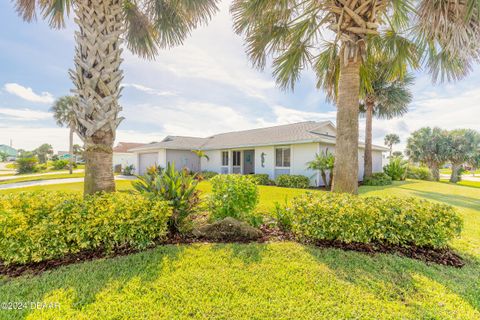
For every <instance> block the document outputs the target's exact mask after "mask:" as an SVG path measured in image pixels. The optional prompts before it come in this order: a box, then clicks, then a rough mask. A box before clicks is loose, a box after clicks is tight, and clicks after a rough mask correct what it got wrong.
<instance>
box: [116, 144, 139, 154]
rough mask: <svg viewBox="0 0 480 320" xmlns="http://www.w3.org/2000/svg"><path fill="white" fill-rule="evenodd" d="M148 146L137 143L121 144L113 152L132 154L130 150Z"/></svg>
mask: <svg viewBox="0 0 480 320" xmlns="http://www.w3.org/2000/svg"><path fill="white" fill-rule="evenodd" d="M144 145H146V143H136V142H119V143H118V144H117V146H116V147H115V148H113V152H117V153H128V152H130V151H129V149H133V148H138V147H141V146H144Z"/></svg>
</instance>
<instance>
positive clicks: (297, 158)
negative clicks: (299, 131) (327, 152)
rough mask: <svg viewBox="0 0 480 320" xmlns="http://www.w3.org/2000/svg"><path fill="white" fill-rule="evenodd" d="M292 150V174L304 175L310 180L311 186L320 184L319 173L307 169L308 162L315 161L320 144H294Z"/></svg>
mask: <svg viewBox="0 0 480 320" xmlns="http://www.w3.org/2000/svg"><path fill="white" fill-rule="evenodd" d="M290 150H291V157H292V158H291V166H290V174H292V175H302V176H306V177H308V178H309V179H310V185H312V186H315V185H317V183H318V172H316V171H314V170H310V169H307V162H310V161H312V160H313V159H315V154H317V153H318V152H319V150H320V145H319V144H318V143H305V144H294V145H292V146H291V147H290Z"/></svg>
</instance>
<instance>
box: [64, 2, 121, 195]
mask: <svg viewBox="0 0 480 320" xmlns="http://www.w3.org/2000/svg"><path fill="white" fill-rule="evenodd" d="M74 4H75V14H76V19H75V22H76V23H77V24H78V27H79V31H77V32H76V33H75V39H76V43H77V45H76V54H75V70H73V71H71V72H70V74H71V77H72V79H73V82H74V84H75V87H76V90H75V93H76V95H77V97H78V104H77V105H76V106H75V108H74V111H75V114H76V116H77V120H78V126H77V128H76V130H77V133H78V134H79V136H80V137H81V138H82V140H83V141H84V143H85V153H84V156H85V188H84V193H85V194H93V193H95V192H98V191H106V192H111V191H115V181H114V176H113V168H112V162H113V161H112V157H113V152H112V149H113V144H114V142H115V131H116V129H117V127H118V125H119V123H120V121H121V120H122V119H121V118H119V117H118V113H119V112H120V111H121V107H120V106H119V105H118V98H119V96H120V82H121V80H122V79H123V72H122V70H121V69H120V65H121V62H122V59H121V52H122V49H121V47H120V46H121V40H120V35H121V34H122V31H123V11H122V5H123V0H95V1H92V0H76V1H75V2H74Z"/></svg>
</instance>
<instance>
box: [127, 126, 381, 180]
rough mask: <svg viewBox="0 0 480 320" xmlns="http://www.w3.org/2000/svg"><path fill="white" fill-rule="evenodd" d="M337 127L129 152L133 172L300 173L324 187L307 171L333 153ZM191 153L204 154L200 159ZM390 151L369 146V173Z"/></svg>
mask: <svg viewBox="0 0 480 320" xmlns="http://www.w3.org/2000/svg"><path fill="white" fill-rule="evenodd" d="M335 135H336V128H335V126H334V125H333V123H332V122H331V121H324V122H315V121H307V122H300V123H294V124H287V125H281V126H275V127H269V128H261V129H253V130H245V131H236V132H229V133H222V134H217V135H214V136H211V137H208V138H195V137H179V136H168V137H166V138H165V139H164V140H163V141H161V142H158V143H151V144H148V145H144V146H142V147H137V148H133V149H130V150H129V151H131V152H134V153H135V155H136V157H135V158H136V162H135V168H137V169H138V171H137V173H139V174H144V173H145V171H146V169H147V168H148V167H150V166H152V165H160V166H162V167H165V166H166V164H167V163H169V162H170V163H172V162H175V166H176V167H177V169H179V168H182V167H186V168H188V169H190V170H192V171H215V172H218V173H224V174H226V173H239V174H254V173H264V174H268V175H269V176H270V178H271V179H275V178H276V177H277V176H278V175H281V174H295V175H304V176H307V177H309V178H310V181H311V184H312V185H323V181H322V179H321V178H320V175H319V173H318V172H315V171H312V170H308V169H307V162H309V161H311V160H313V159H314V158H315V154H317V153H320V152H323V151H325V150H327V149H328V150H329V151H330V152H332V153H335ZM363 148H364V144H363V143H360V148H359V150H358V159H359V163H358V169H359V170H358V171H359V172H358V179H359V181H360V180H362V178H363V153H364V151H363ZM192 150H203V151H204V152H205V154H206V155H207V156H208V159H207V158H204V157H202V158H199V157H198V156H197V155H196V154H195V153H193V152H192ZM386 151H388V148H385V147H380V146H373V172H381V171H382V157H383V155H382V153H383V152H386Z"/></svg>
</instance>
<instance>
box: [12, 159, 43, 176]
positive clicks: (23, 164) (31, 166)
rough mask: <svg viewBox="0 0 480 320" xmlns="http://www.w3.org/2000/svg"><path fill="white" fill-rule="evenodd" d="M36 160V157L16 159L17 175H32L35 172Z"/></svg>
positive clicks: (36, 168)
mask: <svg viewBox="0 0 480 320" xmlns="http://www.w3.org/2000/svg"><path fill="white" fill-rule="evenodd" d="M37 164H38V159H37V158H36V157H29V158H17V161H16V168H17V172H18V173H32V172H37V171H38V170H39V169H38V167H37Z"/></svg>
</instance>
